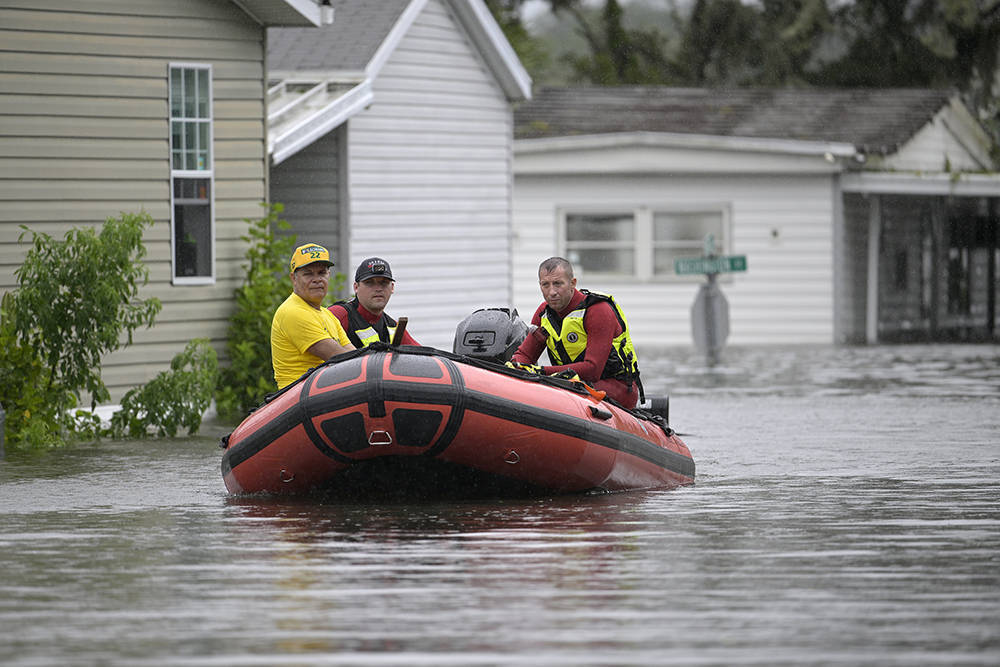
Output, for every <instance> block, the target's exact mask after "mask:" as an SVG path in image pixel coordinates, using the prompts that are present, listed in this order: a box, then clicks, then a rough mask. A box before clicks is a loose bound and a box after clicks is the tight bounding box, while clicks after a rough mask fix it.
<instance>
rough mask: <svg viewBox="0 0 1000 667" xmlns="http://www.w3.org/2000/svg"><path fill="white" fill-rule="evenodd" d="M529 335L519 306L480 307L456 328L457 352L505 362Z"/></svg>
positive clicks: (455, 350)
mask: <svg viewBox="0 0 1000 667" xmlns="http://www.w3.org/2000/svg"><path fill="white" fill-rule="evenodd" d="M527 335H528V325H526V324H525V323H524V321H523V320H521V318H520V317H518V316H517V308H513V309H510V308H480V309H479V310H477V311H475V312H473V313H472V314H471V315H469V316H468V317H466V318H465V319H464V320H462V321H461V322H459V324H458V328H456V329H455V346H454V349H453V350H452V351H453V352H454V353H455V354H463V355H465V356H467V357H474V358H476V359H486V360H487V361H495V362H497V363H501V364H502V363H504V362H506V361H509V360H510V358H511V357H512V356H513V355H514V352H515V351H516V350H517V348H518V346H519V345H520V344H521V341H523V340H524V339H525V337H527Z"/></svg>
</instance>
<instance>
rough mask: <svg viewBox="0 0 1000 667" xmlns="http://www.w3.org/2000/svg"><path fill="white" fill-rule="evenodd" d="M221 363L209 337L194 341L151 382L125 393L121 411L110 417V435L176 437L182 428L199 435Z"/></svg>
mask: <svg viewBox="0 0 1000 667" xmlns="http://www.w3.org/2000/svg"><path fill="white" fill-rule="evenodd" d="M218 369H219V363H218V359H217V357H216V354H215V350H213V349H212V347H211V345H209V342H208V339H207V338H195V339H194V340H192V341H190V342H189V343H188V344H187V346H186V347H185V348H184V351H183V352H181V353H180V354H178V355H177V356H176V357H174V358H173V360H172V361H171V362H170V370H169V371H164V372H162V373H160V374H159V375H157V376H156V377H155V378H153V379H152V380H151V381H150V382H149V383H147V384H146V385H144V386H143V387H140V388H138V389H132V390H130V391H129V392H128V393H126V394H125V396H124V398H122V402H121V410H119V411H118V412H116V413H115V414H114V415H112V417H111V428H110V435H112V436H113V437H123V436H128V437H132V438H142V437H145V436H147V435H149V434H150V430H151V429H153V428H155V429H156V435H159V436H169V437H174V436H175V435H177V432H178V429H179V427H184V428H185V429H187V431H188V433H196V432H197V431H198V429H199V428H200V427H201V417H202V415H203V414H205V410H207V409H208V406H209V404H210V403H211V402H212V394H213V392H214V390H215V383H216V381H217V379H218Z"/></svg>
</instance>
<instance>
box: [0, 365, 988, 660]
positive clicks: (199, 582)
mask: <svg viewBox="0 0 1000 667" xmlns="http://www.w3.org/2000/svg"><path fill="white" fill-rule="evenodd" d="M643 360H644V373H645V376H646V378H647V389H648V390H650V391H651V392H663V391H665V390H667V389H668V388H669V391H670V395H671V423H672V424H673V426H674V427H675V428H676V429H677V430H678V431H680V432H681V433H682V434H684V439H685V441H686V442H687V443H688V445H689V446H690V448H691V451H692V453H693V454H694V458H695V461H696V462H697V466H698V472H697V482H696V484H695V485H694V486H691V487H686V488H682V489H676V490H672V491H643V492H633V493H624V494H614V495H604V496H574V497H554V498H541V499H539V498H533V499H530V500H510V499H508V500H502V501H501V500H497V501H482V500H476V501H467V502H455V501H449V502H440V501H420V502H408V503H400V502H391V503H390V502H383V503H363V502H345V501H337V502H327V503H323V502H319V501H316V500H311V501H310V500H297V501H290V500H278V499H267V498H237V497H230V496H227V495H226V493H225V489H224V487H223V484H222V480H221V477H220V475H219V459H220V450H219V449H218V448H217V446H216V438H217V436H218V435H219V434H221V433H222V432H224V431H223V430H221V429H220V428H218V427H213V426H211V425H210V426H209V427H208V428H207V429H206V430H205V432H204V433H203V435H202V436H199V437H193V438H189V439H179V440H172V441H149V442H113V443H101V444H100V445H97V446H85V447H77V448H72V449H64V450H59V451H54V452H49V453H44V454H40V455H32V456H20V455H18V456H9V457H8V460H6V461H4V462H0V663H2V664H5V665H164V664H172V665H314V664H316V665H671V664H676V665H996V664H1000V346H995V345H992V346H991V345H986V346H984V345H979V346H975V345H955V346H906V347H903V346H900V347H872V348H838V347H803V348H768V349H765V348H757V349H730V350H727V351H726V352H725V354H724V358H723V360H722V362H721V363H720V364H718V365H716V366H714V367H711V368H707V367H706V366H705V365H704V363H703V362H702V361H701V360H700V359H698V358H697V357H693V356H692V353H691V352H690V351H689V350H663V351H660V352H658V353H655V354H651V353H648V352H647V353H645V354H644V356H643Z"/></svg>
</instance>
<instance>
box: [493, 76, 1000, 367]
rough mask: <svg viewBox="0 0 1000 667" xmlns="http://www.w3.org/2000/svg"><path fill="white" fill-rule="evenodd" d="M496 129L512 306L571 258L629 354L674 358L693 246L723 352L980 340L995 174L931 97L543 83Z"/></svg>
mask: <svg viewBox="0 0 1000 667" xmlns="http://www.w3.org/2000/svg"><path fill="white" fill-rule="evenodd" d="M515 120H516V126H515V137H516V140H515V144H514V150H515V160H514V171H515V186H514V245H513V248H514V249H513V256H514V270H513V273H514V305H515V306H516V307H517V308H518V310H519V311H521V312H522V314H530V313H532V312H534V309H535V307H537V305H538V304H539V303H540V295H539V293H538V288H537V267H538V264H539V262H540V261H541V260H543V259H545V258H546V257H549V256H551V255H561V256H565V257H567V258H568V259H570V260H571V261H572V262H573V263H574V265H575V267H576V269H577V273H578V277H579V279H580V280H579V282H580V285H581V286H583V287H589V288H591V289H596V290H600V291H605V292H610V293H612V294H614V295H615V297H616V298H617V299H618V300H619V302H620V303H621V304H622V306H623V308H624V310H625V312H626V314H627V316H628V317H629V323H630V326H631V327H632V329H633V337H634V339H635V341H636V344H637V345H639V346H640V347H642V346H644V345H688V344H690V343H691V341H692V334H691V306H692V303H693V301H694V298H695V295H696V292H697V289H698V285H699V284H700V283H702V282H704V280H705V278H704V277H703V276H688V275H677V274H676V273H675V272H674V260H675V259H677V258H679V257H690V256H699V255H701V254H702V252H703V247H704V239H705V236H706V235H707V234H712V235H713V237H714V240H715V243H716V244H717V250H718V253H719V254H722V255H745V256H746V258H747V263H748V270H747V271H746V272H745V273H743V272H737V273H725V274H720V276H719V282H720V285H721V287H722V290H723V292H724V293H725V295H726V297H727V299H728V302H729V306H730V336H729V339H728V342H729V343H730V344H790V343H833V342H864V341H867V342H876V341H880V340H914V339H935V338H942V337H960V338H966V339H990V338H995V337H996V335H997V329H996V322H997V309H996V299H997V292H998V281H997V263H998V261H1000V259H998V258H1000V255H998V253H997V247H998V245H997V244H998V241H997V238H998V231H997V230H998V229H1000V213H998V201H1000V175H998V174H997V168H996V164H995V163H994V162H993V159H992V157H991V154H990V148H991V144H990V140H989V138H988V136H987V135H986V133H985V132H984V130H983V129H982V127H981V126H980V125H979V124H978V123H977V122H976V121H975V119H974V118H973V117H972V116H971V115H970V114H969V112H968V111H967V110H966V108H965V107H964V106H963V105H962V104H961V103H960V102H959V101H958V98H957V97H956V96H954V95H952V94H950V93H948V92H947V91H937V90H823V89H815V90H790V89H782V90H760V89H747V90H707V89H679V88H662V87H609V88H551V89H543V90H540V91H536V92H535V95H534V97H533V99H532V100H531V101H529V102H525V103H523V104H522V105H520V106H519V108H518V110H517V112H516V116H515Z"/></svg>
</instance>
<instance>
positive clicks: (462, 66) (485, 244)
mask: <svg viewBox="0 0 1000 667" xmlns="http://www.w3.org/2000/svg"><path fill="white" fill-rule="evenodd" d="M373 93H374V100H375V101H374V103H373V104H372V105H371V107H370V108H369V109H367V110H366V111H365V112H364V113H361V114H359V115H357V116H356V117H354V118H353V119H352V120H351V121H350V123H349V125H348V136H349V147H348V155H349V158H348V159H349V164H350V167H349V173H348V178H349V179H350V192H351V201H350V204H349V209H350V240H349V243H350V256H351V263H350V266H349V267H348V268H349V269H350V270H351V271H353V268H354V266H355V265H356V264H357V263H358V262H360V261H361V260H362V259H364V258H365V257H369V256H373V255H377V256H380V257H383V258H385V259H387V260H388V261H389V262H390V263H391V264H392V269H393V274H394V276H395V278H396V292H395V294H394V296H393V298H392V303H391V304H390V307H389V311H390V312H391V314H392V315H393V316H394V317H400V316H406V317H408V318H409V319H410V322H411V323H412V325H411V327H410V329H411V331H412V333H413V335H414V336H415V337H416V339H417V340H419V341H420V342H421V343H422V344H425V345H432V346H435V347H440V348H444V349H451V347H452V344H453V340H454V331H455V327H456V325H457V324H458V323H459V322H460V321H461V320H462V319H463V318H464V317H465V316H466V315H468V314H469V313H471V312H472V311H473V310H475V309H477V308H483V307H491V306H507V305H509V303H510V298H511V296H510V289H511V288H510V284H511V283H510V281H511V274H510V266H511V259H510V222H509V220H510V211H511V203H510V201H511V200H510V198H511V168H512V167H511V142H512V139H511V137H512V114H511V111H510V107H509V104H508V101H507V99H506V97H505V95H504V93H503V91H502V90H501V89H500V87H499V86H498V84H497V82H496V80H495V79H494V77H493V76H492V74H491V73H490V72H489V70H488V68H487V67H486V65H485V64H484V63H483V61H482V58H481V56H480V55H479V53H478V52H477V50H476V49H475V47H474V46H473V44H472V43H471V41H470V38H469V36H468V35H467V34H466V33H465V31H464V30H463V28H462V27H461V25H460V23H459V22H458V20H457V18H456V17H455V16H454V15H453V14H452V12H451V10H450V9H449V8H448V7H447V6H446V5H445V4H444V3H442V2H440V1H438V0H431V1H430V2H428V3H427V5H426V6H425V7H424V9H423V10H422V11H421V13H420V15H419V16H418V17H417V18H416V19H415V21H414V23H413V25H412V26H411V27H410V29H409V30H408V31H407V33H406V35H405V36H404V37H403V38H402V39H401V40H400V43H399V44H398V46H397V47H396V49H395V50H394V51H393V53H392V55H391V56H390V58H389V59H388V61H387V62H386V63H385V65H384V67H383V68H382V70H381V71H380V72H379V73H378V75H377V77H376V78H375V80H374V85H373Z"/></svg>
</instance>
